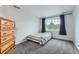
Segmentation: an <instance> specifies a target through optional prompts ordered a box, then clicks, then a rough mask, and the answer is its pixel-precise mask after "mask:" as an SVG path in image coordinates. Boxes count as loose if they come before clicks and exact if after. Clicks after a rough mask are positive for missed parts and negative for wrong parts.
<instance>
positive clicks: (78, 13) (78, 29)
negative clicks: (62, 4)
mask: <svg viewBox="0 0 79 59" xmlns="http://www.w3.org/2000/svg"><path fill="white" fill-rule="evenodd" d="M73 17H74V23H75V24H74V28H75V29H74V30H75V31H74V44H75V45H76V47H77V48H78V49H79V6H76V7H75V9H74V12H73Z"/></svg>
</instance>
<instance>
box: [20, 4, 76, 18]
mask: <svg viewBox="0 0 79 59" xmlns="http://www.w3.org/2000/svg"><path fill="white" fill-rule="evenodd" d="M20 7H21V10H23V11H24V12H25V13H26V14H31V15H33V16H36V17H48V16H54V15H59V14H61V13H63V12H69V11H73V9H74V7H75V6H74V5H24V6H23V5H21V6H20Z"/></svg>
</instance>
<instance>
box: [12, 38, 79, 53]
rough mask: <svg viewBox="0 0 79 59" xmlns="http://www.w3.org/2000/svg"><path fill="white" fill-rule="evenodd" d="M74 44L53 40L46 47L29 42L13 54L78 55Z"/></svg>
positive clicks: (16, 49) (19, 46)
mask: <svg viewBox="0 0 79 59" xmlns="http://www.w3.org/2000/svg"><path fill="white" fill-rule="evenodd" d="M78 53H79V51H78V50H77V48H76V47H75V46H74V44H73V43H72V42H69V41H64V40H57V39H52V40H50V41H49V42H48V43H47V44H45V45H44V46H40V45H39V44H37V43H35V42H32V41H27V42H23V43H21V44H19V45H17V46H16V48H15V49H14V50H12V52H11V54H78Z"/></svg>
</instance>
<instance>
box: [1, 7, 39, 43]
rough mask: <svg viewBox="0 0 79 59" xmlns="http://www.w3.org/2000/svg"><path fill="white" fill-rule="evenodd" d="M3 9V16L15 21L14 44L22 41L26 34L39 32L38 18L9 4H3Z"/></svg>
mask: <svg viewBox="0 0 79 59" xmlns="http://www.w3.org/2000/svg"><path fill="white" fill-rule="evenodd" d="M3 10H4V11H3V12H2V13H4V12H5V13H6V14H5V13H4V15H5V16H3V17H5V18H11V19H13V20H14V21H15V22H16V44H18V43H21V42H22V41H24V39H25V37H26V36H27V35H29V34H34V33H37V32H39V20H38V18H36V17H34V16H33V15H30V14H28V15H27V13H26V12H25V11H23V10H18V9H16V8H13V7H11V6H4V7H3ZM29 13H30V12H29Z"/></svg>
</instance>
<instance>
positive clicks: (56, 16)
mask: <svg viewBox="0 0 79 59" xmlns="http://www.w3.org/2000/svg"><path fill="white" fill-rule="evenodd" d="M71 14H72V13H65V14H64V15H71ZM60 15H62V14H60ZM60 15H55V16H48V17H45V18H52V17H57V16H60Z"/></svg>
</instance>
